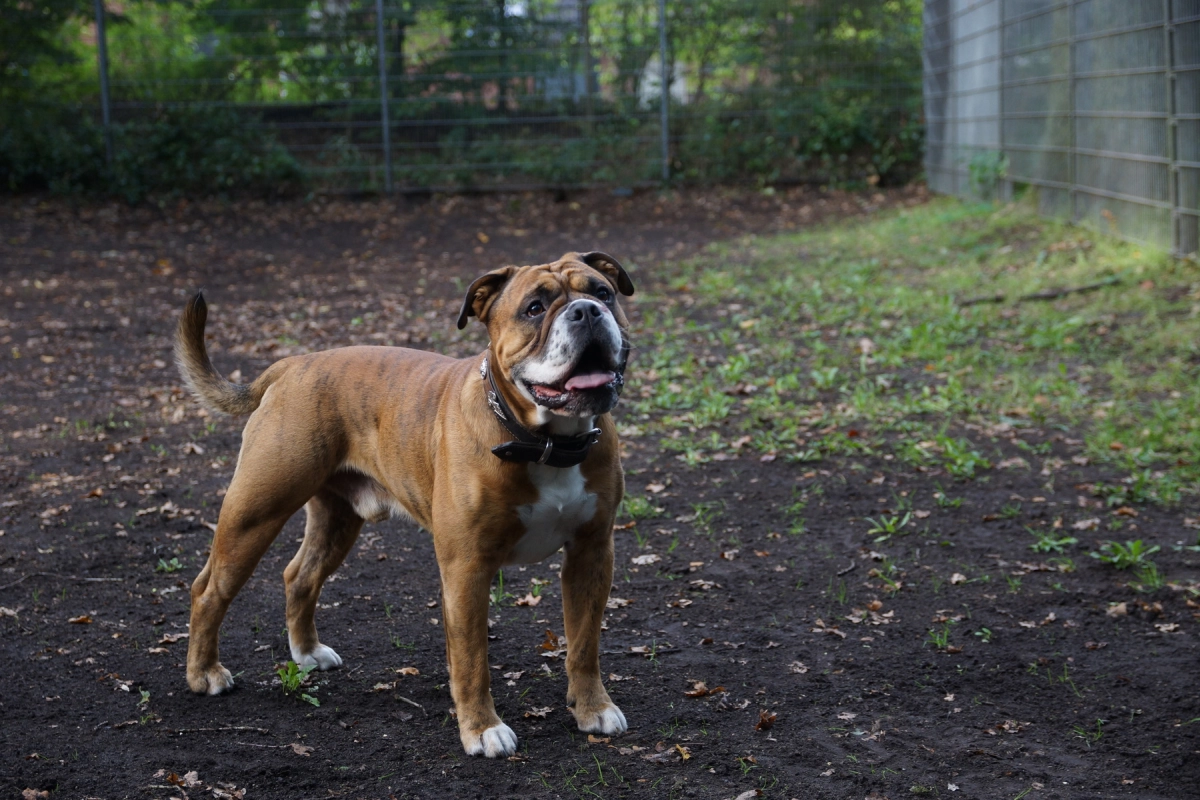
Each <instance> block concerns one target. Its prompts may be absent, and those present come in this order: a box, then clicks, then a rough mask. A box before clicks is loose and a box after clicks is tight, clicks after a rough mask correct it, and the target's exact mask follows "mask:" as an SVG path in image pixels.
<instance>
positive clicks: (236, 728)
mask: <svg viewBox="0 0 1200 800" xmlns="http://www.w3.org/2000/svg"><path fill="white" fill-rule="evenodd" d="M221 731H254V732H255V733H261V734H264V735H265V734H268V733H270V731H269V730H267V729H266V728H254V727H250V726H247V725H227V726H226V727H224V728H180V729H179V730H174V731H173V730H167V731H166V733H169V734H171V735H172V736H182V735H183V734H185V733H219V732H221Z"/></svg>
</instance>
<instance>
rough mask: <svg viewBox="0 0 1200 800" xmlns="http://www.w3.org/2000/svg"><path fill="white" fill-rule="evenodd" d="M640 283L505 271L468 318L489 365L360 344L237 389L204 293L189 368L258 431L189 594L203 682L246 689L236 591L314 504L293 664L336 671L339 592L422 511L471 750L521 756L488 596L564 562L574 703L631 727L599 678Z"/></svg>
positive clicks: (491, 276)
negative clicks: (390, 524) (344, 576)
mask: <svg viewBox="0 0 1200 800" xmlns="http://www.w3.org/2000/svg"><path fill="white" fill-rule="evenodd" d="M619 294H624V295H630V294H633V284H632V283H631V282H630V280H629V276H628V275H627V274H626V273H625V270H624V269H623V268H622V267H621V265H620V264H619V263H617V261H616V259H614V258H613V257H612V256H609V255H606V254H604V253H568V254H567V255H565V256H563V257H562V258H561V259H559V260H558V261H555V262H554V263H552V264H543V265H540V266H526V267H504V268H502V269H498V270H495V271H493V272H489V273H488V274H486V275H484V276H482V277H480V278H479V279H478V280H476V281H475V282H474V283H472V284H471V287H470V289H468V291H467V296H466V299H465V301H464V303H463V307H462V313H461V315H460V317H459V320H458V325H459V327H460V328H461V327H464V326H465V325H466V324H467V322H468V321H469V318H470V317H472V316H475V317H478V318H479V320H480V321H481V322H482V323H483V324H484V325H486V326H487V330H488V334H489V335H490V337H491V343H490V344H489V346H488V348H487V350H486V352H483V353H480V354H479V355H477V356H474V357H472V358H467V359H453V358H448V357H445V356H440V355H437V354H434V353H428V352H423V351H418V350H408V349H405V348H397V347H345V348H340V349H336V350H326V351H323V352H319V353H312V354H310V355H303V356H294V357H292V358H286V359H283V360H282V361H278V362H276V363H275V364H272V365H271V366H270V367H269V368H267V370H266V371H265V372H263V373H262V375H260V376H259V377H258V378H257V379H256V380H255V381H254V382H253V383H250V384H245V385H239V384H233V383H230V382H229V381H227V380H225V379H224V378H222V377H221V375H220V373H218V372H217V371H216V369H215V368H214V367H213V365H212V362H211V361H210V360H209V358H208V354H207V352H206V351H205V347H204V324H205V319H206V316H207V309H206V306H205V304H204V299H203V297H201V296H199V295H197V296H196V297H195V299H193V300H192V301H191V303H189V304H188V306H187V308H186V310H185V311H184V314H183V317H182V319H181V320H180V323H179V331H178V335H177V338H176V356H177V359H178V362H179V366H180V369H181V370H182V372H183V375H184V378H185V379H186V381H187V383H188V385H189V386H190V387H191V389H192V391H193V392H194V393H195V394H196V396H197V397H198V398H199V399H200V401H201V402H203V403H204V404H205V405H206V406H207V407H208V408H211V409H213V410H216V411H221V412H224V413H227V414H235V415H247V414H248V415H249V417H250V418H249V420H248V421H247V423H246V427H245V430H244V432H243V440H242V449H241V453H240V455H239V457H238V464H237V470H236V471H235V472H234V475H233V479H232V481H231V482H230V485H229V488H228V490H227V492H226V495H225V502H224V505H223V507H222V508H221V515H220V519H219V521H218V523H217V532H216V536H215V538H214V540H213V544H212V552H211V554H210V556H209V559H208V563H207V564H206V565H205V566H204V569H203V570H202V571H201V572H200V575H199V576H198V577H197V578H196V581H195V583H193V584H192V612H191V637H190V640H189V646H188V659H187V681H188V685H189V686H190V687H191V689H192V691H194V692H199V693H205V694H220V693H221V692H224V691H225V690H227V689H229V688H230V687H232V686H233V677H232V676H231V675H230V672H229V670H228V669H226V668H225V667H224V666H222V665H221V662H220V660H219V658H218V654H217V634H218V629H219V628H220V626H221V620H222V619H223V618H224V616H225V612H226V610H227V609H228V608H229V604H230V602H231V601H232V600H233V598H234V596H235V595H236V594H237V593H238V590H240V589H241V588H242V586H243V585H244V584H245V583H246V580H247V579H248V578H249V577H250V574H251V573H252V572H253V571H254V568H255V566H256V565H257V564H258V561H259V559H260V558H261V557H262V555H263V553H264V552H266V550H267V548H268V546H270V544H271V542H272V541H273V540H274V539H275V537H276V535H278V533H279V531H280V529H281V528H282V527H283V525H284V523H285V522H286V521H287V520H288V518H289V517H291V516H292V514H294V513H295V512H296V511H298V510H299V509H300V507H301V506H303V507H304V508H305V511H306V513H307V517H308V520H307V526H306V528H305V533H304V540H303V543H302V544H301V545H300V549H299V550H298V551H297V553H296V555H295V557H294V558H293V559H292V561H291V563H289V564H288V566H287V568H286V569H285V570H284V574H283V577H284V584H285V587H286V594H287V628H288V639H289V643H290V645H291V650H292V657H293V658H294V659H295V661H296V662H297V663H298V664H300V665H301V666H305V665H315V666H316V667H318V668H320V669H331V668H333V667H338V666H340V665H341V663H342V659H341V657H340V656H338V654H337V652H336V651H335V650H334V649H333V648H332V647H330V646H329V645H327V644H324V643H322V642H321V641H320V640H319V638H318V636H317V628H316V625H315V623H314V620H313V614H314V611H315V610H316V607H317V598H318V597H319V596H320V593H321V587H322V585H323V584H324V583H325V580H326V579H327V578H329V576H330V575H331V574H332V573H333V571H334V570H336V569H337V568H338V565H340V564H341V563H342V560H343V559H344V558H345V557H346V554H347V553H348V552H349V551H350V548H351V547H352V546H353V544H354V541H355V539H356V538H357V536H358V533H359V531H360V530H361V529H362V526H363V523H364V522H369V521H377V520H381V519H385V518H387V517H389V516H391V515H393V514H402V515H407V516H409V517H411V518H413V519H414V520H416V521H417V522H418V523H419V524H420V525H421V526H422V527H424V528H425V529H426V530H428V531H430V532H431V533H432V535H433V543H434V550H435V552H436V553H437V561H438V567H439V569H440V573H441V586H442V598H443V615H444V618H443V621H444V625H445V632H446V658H447V661H448V663H449V667H450V690H451V693H452V695H453V698H454V704H455V708H456V710H457V715H458V727H459V735H460V736H461V738H462V744H463V747H464V748H465V749H466V751H467V752H468V753H470V754H472V755H485V756H488V757H496V756H507V755H510V754H512V753H513V752H515V751H516V748H517V737H516V734H515V733H513V731H512V729H511V728H509V727H508V726H507V725H505V724H504V723H503V722H501V721H500V718H499V717H498V716H497V715H496V709H495V705H494V704H493V702H492V695H491V691H490V686H489V670H488V657H487V610H488V593H489V587H490V585H491V582H492V579H493V577H494V576H495V574H496V572H497V570H498V569H500V568H501V567H502V566H504V565H505V564H512V563H530V562H534V561H540V560H542V559H544V558H546V557H547V556H549V555H550V554H552V553H555V552H557V551H558V550H559V549H560V548H561V549H562V550H563V553H564V555H563V567H562V592H563V615H564V618H565V619H564V628H565V631H566V636H567V641H568V642H569V649H568V651H567V703H568V705H570V706H571V708H572V710H573V712H574V714H575V718H576V721H577V722H578V724H579V728H580V730H583V731H588V732H595V733H604V734H614V733H621V732H623V731H624V730H625V729H626V723H625V717H624V715H623V714H622V713H621V710H620V709H619V708H617V707H616V705H614V704H613V702H612V700H611V699H610V698H609V696H608V692H607V691H605V689H604V685H603V683H602V682H601V679H600V648H599V641H600V625H601V620H602V616H603V614H604V608H605V604H606V602H607V600H608V591H609V587H610V585H611V581H612V570H613V542H612V528H613V517H614V515H615V514H616V511H617V506H618V504H619V503H620V502H621V497H622V495H623V493H624V480H623V478H622V474H621V464H620V458H619V455H618V444H617V432H616V428H615V426H614V425H613V422H612V419H611V418H610V417H609V414H608V412H609V411H611V410H612V408H613V407H614V406H615V405H616V404H617V399H618V397H619V396H620V393H621V387H622V385H623V383H624V377H623V375H624V370H625V362H626V358H627V357H628V353H629V344H628V339H627V336H626V329H627V321H626V319H625V314H624V312H623V311H622V310H621V306H620V304H619V303H618V302H617V298H618V295H619Z"/></svg>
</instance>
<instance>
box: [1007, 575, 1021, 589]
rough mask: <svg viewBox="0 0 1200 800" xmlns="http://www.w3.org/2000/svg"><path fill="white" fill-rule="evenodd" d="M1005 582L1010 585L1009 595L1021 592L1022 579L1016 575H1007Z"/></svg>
mask: <svg viewBox="0 0 1200 800" xmlns="http://www.w3.org/2000/svg"><path fill="white" fill-rule="evenodd" d="M1004 582H1005V583H1007V584H1008V593H1009V594H1018V593H1019V592H1020V591H1021V579H1020V578H1018V577H1017V576H1015V575H1005V576H1004Z"/></svg>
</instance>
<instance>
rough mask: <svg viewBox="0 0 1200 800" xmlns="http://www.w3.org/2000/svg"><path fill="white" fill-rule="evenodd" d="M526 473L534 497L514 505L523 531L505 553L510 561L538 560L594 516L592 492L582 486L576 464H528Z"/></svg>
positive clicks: (569, 540)
mask: <svg viewBox="0 0 1200 800" xmlns="http://www.w3.org/2000/svg"><path fill="white" fill-rule="evenodd" d="M529 477H530V479H531V480H532V481H533V485H534V486H536V487H537V490H538V499H537V502H534V503H530V504H529V505H524V506H518V507H517V516H518V517H520V519H521V522H522V523H523V524H524V525H525V535H524V536H522V537H521V540H520V541H518V542H517V545H516V547H514V548H513V551H512V553H511V554H510V555H509V557H508V563H510V564H532V563H534V562H537V561H541V560H542V559H544V558H546V557H547V556H549V555H550V554H551V553H554V552H556V551H557V550H558V549H559V548H560V547H562V546H563V545H566V544H569V543H570V542H571V540H572V539H574V538H575V532H576V531H577V530H579V528H580V526H582V525H584V524H586V523H587V522H589V521H591V519H592V517H594V516H596V495H595V493H593V492H588V491H587V489H586V488H585V487H584V480H583V473H582V472H580V470H579V467H577V466H576V467H567V468H566V469H558V468H556V467H547V466H542V465H539V464H530V465H529Z"/></svg>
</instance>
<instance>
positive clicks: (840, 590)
mask: <svg viewBox="0 0 1200 800" xmlns="http://www.w3.org/2000/svg"><path fill="white" fill-rule="evenodd" d="M826 593H827V594H828V595H829V596H830V597H832V598H833V599H834V600H837V602H838V605H839V606H844V605H846V599H847V597H848V596H849V590H848V589H847V588H846V582H845V581H838V582H837V586H834V585H833V578H830V579H829V588H828V590H827V592H826Z"/></svg>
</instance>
